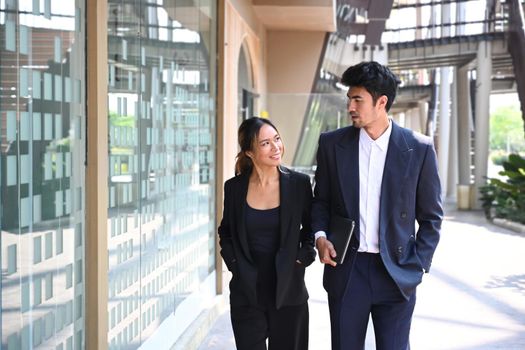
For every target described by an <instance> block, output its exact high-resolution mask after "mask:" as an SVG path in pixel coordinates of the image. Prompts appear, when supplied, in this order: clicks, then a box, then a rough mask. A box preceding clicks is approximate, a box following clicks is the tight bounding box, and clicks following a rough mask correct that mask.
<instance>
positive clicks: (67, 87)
mask: <svg viewBox="0 0 525 350" xmlns="http://www.w3.org/2000/svg"><path fill="white" fill-rule="evenodd" d="M71 89H72V85H71V78H69V77H66V78H65V79H64V101H65V102H68V103H69V102H71V94H72V92H73V91H72V90H71Z"/></svg>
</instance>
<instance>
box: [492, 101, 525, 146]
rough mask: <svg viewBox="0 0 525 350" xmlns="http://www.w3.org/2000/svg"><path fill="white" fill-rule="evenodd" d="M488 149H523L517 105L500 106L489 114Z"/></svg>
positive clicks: (522, 136)
mask: <svg viewBox="0 0 525 350" xmlns="http://www.w3.org/2000/svg"><path fill="white" fill-rule="evenodd" d="M490 149H491V150H503V151H505V152H506V153H510V152H519V153H521V152H524V151H525V138H524V135H523V119H522V118H521V113H520V111H519V109H518V108H517V107H515V106H512V107H500V108H498V109H497V110H496V111H495V112H494V113H492V115H491V116H490Z"/></svg>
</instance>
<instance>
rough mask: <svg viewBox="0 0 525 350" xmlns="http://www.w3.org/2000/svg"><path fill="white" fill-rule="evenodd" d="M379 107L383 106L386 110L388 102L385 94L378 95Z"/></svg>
mask: <svg viewBox="0 0 525 350" xmlns="http://www.w3.org/2000/svg"><path fill="white" fill-rule="evenodd" d="M377 102H378V103H379V106H380V107H384V108H385V111H386V104H387V103H388V97H386V95H381V96H379V99H378V100H377Z"/></svg>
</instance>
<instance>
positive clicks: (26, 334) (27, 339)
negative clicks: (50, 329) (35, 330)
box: [21, 325, 31, 350]
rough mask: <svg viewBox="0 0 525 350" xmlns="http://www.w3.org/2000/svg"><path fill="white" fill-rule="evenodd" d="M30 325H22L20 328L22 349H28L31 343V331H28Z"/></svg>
mask: <svg viewBox="0 0 525 350" xmlns="http://www.w3.org/2000/svg"><path fill="white" fill-rule="evenodd" d="M30 331H31V330H30V327H29V325H27V326H24V327H23V328H22V332H21V334H22V337H21V340H22V341H21V345H22V350H29V349H30V344H31V333H30Z"/></svg>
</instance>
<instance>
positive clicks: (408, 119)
mask: <svg viewBox="0 0 525 350" xmlns="http://www.w3.org/2000/svg"><path fill="white" fill-rule="evenodd" d="M404 114H405V128H407V129H412V130H413V128H414V126H413V125H412V113H411V110H410V109H408V110H406V111H405V113H404Z"/></svg>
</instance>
